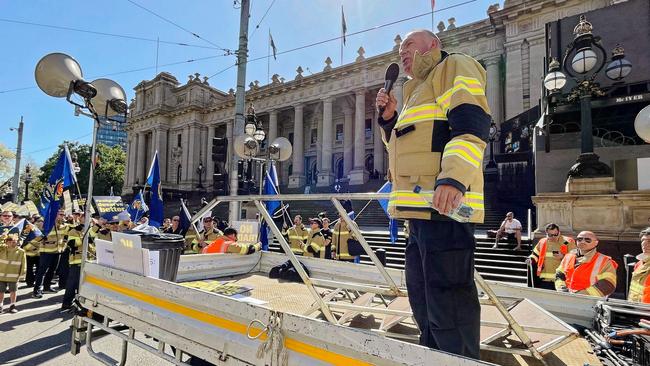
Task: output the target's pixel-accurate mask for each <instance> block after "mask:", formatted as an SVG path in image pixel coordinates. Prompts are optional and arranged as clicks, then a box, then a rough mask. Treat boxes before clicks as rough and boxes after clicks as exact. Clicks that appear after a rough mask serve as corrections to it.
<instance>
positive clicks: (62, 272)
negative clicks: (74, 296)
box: [56, 248, 70, 290]
mask: <svg viewBox="0 0 650 366" xmlns="http://www.w3.org/2000/svg"><path fill="white" fill-rule="evenodd" d="M69 268H70V249H68V248H66V249H65V251H63V253H61V256H60V257H59V265H58V267H57V269H56V273H57V274H58V275H59V290H62V289H65V288H66V286H65V284H66V282H67V280H68V271H69Z"/></svg>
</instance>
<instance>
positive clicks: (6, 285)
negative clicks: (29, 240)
mask: <svg viewBox="0 0 650 366" xmlns="http://www.w3.org/2000/svg"><path fill="white" fill-rule="evenodd" d="M26 267H27V263H26V260H25V251H24V250H22V249H21V248H19V247H18V235H17V234H9V235H6V236H5V237H4V239H3V240H2V242H0V313H2V312H3V308H2V307H3V305H4V298H5V291H6V290H7V289H9V301H10V305H9V312H10V313H16V312H18V310H17V309H16V290H17V283H18V279H19V278H21V277H23V276H24V275H25V268H26Z"/></svg>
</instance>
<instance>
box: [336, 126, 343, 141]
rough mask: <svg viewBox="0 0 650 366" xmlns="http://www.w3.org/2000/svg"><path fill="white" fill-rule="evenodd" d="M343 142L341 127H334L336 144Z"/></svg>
mask: <svg viewBox="0 0 650 366" xmlns="http://www.w3.org/2000/svg"><path fill="white" fill-rule="evenodd" d="M341 141H343V125H336V142H341Z"/></svg>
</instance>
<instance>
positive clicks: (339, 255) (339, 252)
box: [332, 220, 354, 260]
mask: <svg viewBox="0 0 650 366" xmlns="http://www.w3.org/2000/svg"><path fill="white" fill-rule="evenodd" d="M352 238H354V234H353V233H352V231H351V230H350V228H348V224H347V223H346V222H345V221H343V220H339V222H337V223H336V225H334V229H333V230H332V245H333V246H334V251H336V259H337V260H353V259H354V257H353V256H351V255H350V253H349V252H348V239H352Z"/></svg>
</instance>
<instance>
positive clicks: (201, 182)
mask: <svg viewBox="0 0 650 366" xmlns="http://www.w3.org/2000/svg"><path fill="white" fill-rule="evenodd" d="M196 173H197V174H198V175H199V184H198V185H197V186H196V188H198V189H203V181H202V179H203V173H205V167H204V166H203V162H202V161H201V159H200V158H199V166H198V168H196Z"/></svg>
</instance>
